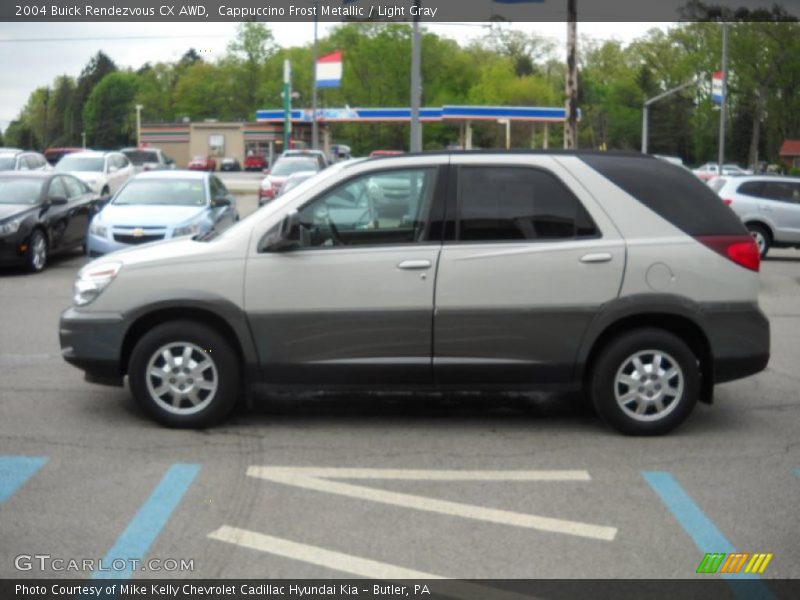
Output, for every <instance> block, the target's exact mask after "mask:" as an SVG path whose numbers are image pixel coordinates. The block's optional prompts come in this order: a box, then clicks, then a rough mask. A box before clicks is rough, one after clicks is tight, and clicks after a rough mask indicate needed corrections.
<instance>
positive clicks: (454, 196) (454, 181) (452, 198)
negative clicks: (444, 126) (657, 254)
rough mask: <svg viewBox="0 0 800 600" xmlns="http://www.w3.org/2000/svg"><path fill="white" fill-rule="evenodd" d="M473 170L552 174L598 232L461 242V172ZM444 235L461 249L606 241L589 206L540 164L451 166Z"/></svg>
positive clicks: (447, 242)
mask: <svg viewBox="0 0 800 600" xmlns="http://www.w3.org/2000/svg"><path fill="white" fill-rule="evenodd" d="M465 168H466V169H473V168H489V169H492V168H497V169H503V168H512V169H528V170H532V171H540V172H542V173H544V174H545V175H549V176H550V177H553V178H554V179H555V180H556V182H557V184H558V185H560V186H561V187H562V188H563V189H564V190H566V192H567V193H568V194H569V195H570V196H572V197H573V198H574V199H575V202H577V203H578V206H580V207H581V208H583V210H584V212H585V213H586V216H587V217H588V218H589V221H590V222H591V224H592V225H593V226H594V229H595V233H594V234H593V235H582V236H573V237H568V238H567V237H565V238H534V239H522V240H520V239H517V240H462V239H461V218H460V217H461V185H462V177H461V170H462V169H465ZM444 231H445V235H444V240H443V241H444V243H445V244H448V245H458V246H473V245H482V246H488V245H501V244H502V245H509V244H526V245H529V244H560V243H565V242H583V241H591V240H598V239H603V232H602V230H601V229H600V226H599V225H598V224H597V222H596V221H595V220H594V218H592V214H591V212H589V210H588V209H587V208H586V205H585V204H584V203H583V202H581V199H580V198H578V195H577V194H575V192H573V191H572V189H571V188H570V187H569V186H568V185H567V184H566V183H565V182H564V180H563V179H562V178H561V177H559V176H558V175H556V174H555V173H554V172H553V171H552V170H550V169H547V168H545V167H541V166H539V165H525V164H520V163H469V164H458V165H451V181H450V185H449V193H448V198H447V214H446V216H445V227H444Z"/></svg>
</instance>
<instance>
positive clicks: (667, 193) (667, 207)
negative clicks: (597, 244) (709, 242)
mask: <svg viewBox="0 0 800 600" xmlns="http://www.w3.org/2000/svg"><path fill="white" fill-rule="evenodd" d="M580 158H581V160H582V161H583V162H585V163H586V164H587V165H589V166H590V167H591V168H593V169H594V170H595V171H597V172H599V173H600V174H601V175H603V176H604V177H605V178H606V179H608V180H610V181H611V182H612V183H614V184H615V185H617V186H619V187H620V188H622V189H623V190H625V191H626V192H627V193H628V194H630V195H631V196H633V197H634V198H636V199H637V200H638V201H639V202H641V203H642V204H644V205H645V206H646V207H647V208H649V209H650V210H652V211H653V212H655V213H657V214H658V215H659V216H660V217H662V218H663V219H666V220H667V221H669V222H670V223H672V224H673V225H674V226H675V227H677V228H678V229H680V230H681V231H683V232H685V233H686V234H688V235H691V236H704V235H743V234H746V233H747V231H746V230H745V228H744V225H742V222H741V221H740V220H739V217H737V216H736V214H735V213H734V212H733V211H732V210H731V209H730V208H728V207H727V206H725V204H724V203H723V202H722V201H721V200H720V198H719V196H717V195H716V194H715V193H714V192H713V191H711V188H709V187H708V186H707V185H705V184H704V183H703V182H702V181H700V180H699V179H698V178H697V177H695V176H694V175H693V174H692V173H690V172H689V171H686V170H685V169H681V168H680V167H676V166H674V165H671V164H669V163H665V162H664V161H662V160H658V159H656V158H650V157H638V156H630V157H623V156H614V155H609V154H584V155H581V156H580ZM599 200H600V202H602V200H603V199H602V198H599Z"/></svg>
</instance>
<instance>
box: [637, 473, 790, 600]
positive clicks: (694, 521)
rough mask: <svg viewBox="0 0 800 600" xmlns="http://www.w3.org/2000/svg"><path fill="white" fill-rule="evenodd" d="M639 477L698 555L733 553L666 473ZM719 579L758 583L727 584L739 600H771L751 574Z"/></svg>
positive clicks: (673, 479) (715, 528) (712, 523)
mask: <svg viewBox="0 0 800 600" xmlns="http://www.w3.org/2000/svg"><path fill="white" fill-rule="evenodd" d="M642 476H643V477H644V479H645V481H647V483H648V484H649V485H650V487H651V488H652V489H653V491H654V492H655V493H656V494H658V497H659V498H660V499H661V501H662V502H663V503H664V504H665V505H666V507H667V508H668V509H669V511H670V512H671V513H672V516H674V517H675V519H677V521H678V523H680V526H681V527H683V530H684V531H685V532H686V533H687V534H688V535H689V537H691V538H692V541H693V542H694V545H695V546H697V549H698V550H700V552H701V553H703V554H705V553H707V552H724V553H726V554H730V553H732V552H736V548H734V546H733V544H731V543H730V541H728V538H726V537H725V535H724V534H723V533H722V532H721V531H720V530H719V529H718V528H717V526H716V525H714V522H713V521H712V520H711V519H709V518H708V517H707V516H706V514H705V513H704V512H703V510H702V509H701V508H700V507H699V506H697V504H696V503H695V502H694V500H692V498H691V496H689V494H687V493H686V491H685V490H684V489H683V488H682V487H681V485H680V484H679V483H678V482H677V481H676V480H675V478H674V477H673V476H672V474H671V473H668V472H666V471H642ZM720 577H724V578H725V579H737V580H741V579H755V580H759V581H748V582H733V581H732V582H730V585H731V589H732V590H733V592H734V594H735V595H736V596H737V597H739V598H742V599H744V598H747V599H748V600H752V599H763V600H771V599H774V598H775V596H773V594H772V592H770V590H769V589H768V588H767V587H766V585H764V583H763V582H762V581H760V577H759V576H758V575H756V574H754V573H738V574H734V573H723V574H721V575H720Z"/></svg>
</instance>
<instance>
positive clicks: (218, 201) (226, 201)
mask: <svg viewBox="0 0 800 600" xmlns="http://www.w3.org/2000/svg"><path fill="white" fill-rule="evenodd" d="M230 205H231V199H230V198H228V196H217V197H216V198H213V199H212V200H211V206H212V207H214V208H219V207H220V206H230Z"/></svg>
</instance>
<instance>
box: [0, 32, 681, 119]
mask: <svg viewBox="0 0 800 600" xmlns="http://www.w3.org/2000/svg"><path fill="white" fill-rule="evenodd" d="M332 26H334V25H333V24H325V23H323V24H320V36H323V35H325V33H326V32H327V30H328V29H329V28H330V27H332ZM510 26H511V27H514V28H517V29H523V30H526V31H535V32H537V33H539V34H540V35H544V36H547V37H550V38H552V39H553V40H554V41H556V42H558V43H559V45H563V43H564V41H565V38H566V25H565V24H564V23H514V24H512V25H510ZM652 27H662V28H663V27H666V24H664V23H579V25H578V31H579V34H586V35H589V36H591V37H594V38H598V39H609V38H616V39H619V40H622V41H624V42H629V41H631V40H633V39H635V38H636V37H640V36H642V35H644V34H645V33H646V32H647V31H648V30H649V29H650V28H652ZM426 28H427V29H429V30H431V31H434V32H435V33H437V34H439V35H444V36H448V37H452V38H454V39H457V40H460V41H465V40H468V39H471V38H475V37H480V36H481V35H483V34H484V33H485V28H484V27H482V26H480V24H474V23H473V24H468V25H448V24H432V25H431V24H429V25H426ZM235 30H236V23H191V24H190V23H185V24H184V23H0V51H1V52H2V56H3V61H2V64H0V90H2V91H0V128H2V129H5V128H6V126H7V125H8V123H9V122H10V121H11V120H12V119H14V118H15V117H16V116H17V115H18V114H19V111H20V109H21V108H22V106H23V105H24V104H25V102H26V100H27V99H28V95H29V94H30V93H31V92H32V91H33V90H34V89H35V88H37V87H40V86H45V85H50V84H51V83H52V81H53V79H54V78H55V77H57V76H59V75H62V74H66V75H70V76H73V77H77V76H78V75H79V74H80V71H81V69H82V68H83V67H84V65H86V63H87V62H88V60H89V58H90V57H91V56H92V55H94V54H95V53H97V51H98V50H103V51H104V52H105V53H106V54H108V55H109V56H110V57H111V58H112V59H113V60H114V62H115V63H116V64H117V65H118V66H120V67H133V68H138V67H140V66H141V65H142V64H144V63H145V62H148V61H150V62H157V61H173V60H177V59H179V58H180V57H181V56H182V55H183V53H184V52H186V50H188V49H189V48H195V49H197V50H198V51H199V52H200V53H201V55H202V56H203V57H206V58H208V59H209V60H214V59H215V58H217V57H219V56H221V55H222V54H223V53H224V52H225V47H226V46H227V44H228V42H229V41H230V40H231V38H232V37H233V36H234V33H235ZM272 30H273V34H274V36H275V39H276V41H277V43H278V44H279V45H281V46H296V45H302V44H305V43H307V42H310V41H311V40H312V37H313V24H312V23H280V24H275V25H274V26H273V28H272ZM137 38H138V39H137ZM22 40H25V41H22ZM145 110H146V109H145ZM145 116H146V115H145Z"/></svg>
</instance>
